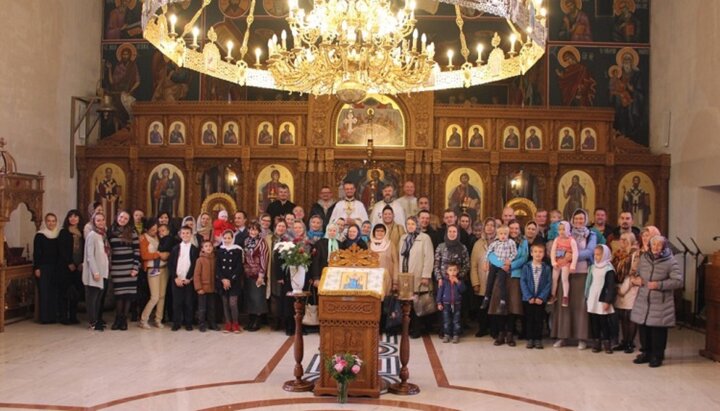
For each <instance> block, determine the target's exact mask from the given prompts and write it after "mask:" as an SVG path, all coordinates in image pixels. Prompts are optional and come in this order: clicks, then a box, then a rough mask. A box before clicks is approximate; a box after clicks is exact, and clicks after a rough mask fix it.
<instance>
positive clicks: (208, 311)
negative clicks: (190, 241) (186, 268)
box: [193, 240, 220, 333]
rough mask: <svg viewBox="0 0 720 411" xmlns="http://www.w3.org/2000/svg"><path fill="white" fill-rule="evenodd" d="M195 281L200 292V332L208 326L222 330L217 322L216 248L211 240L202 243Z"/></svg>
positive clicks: (196, 288)
mask: <svg viewBox="0 0 720 411" xmlns="http://www.w3.org/2000/svg"><path fill="white" fill-rule="evenodd" d="M193 283H194V284H195V291H196V292H197V293H198V320H199V321H200V332H203V333H204V332H205V331H207V329H208V326H210V329H211V330H215V331H220V328H219V327H218V326H217V324H216V323H215V248H214V247H213V242H212V241H210V240H205V241H203V243H202V249H201V251H200V257H198V259H197V262H196V263H195V274H194V275H193Z"/></svg>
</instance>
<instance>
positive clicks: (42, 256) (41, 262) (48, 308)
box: [33, 213, 62, 324]
mask: <svg viewBox="0 0 720 411" xmlns="http://www.w3.org/2000/svg"><path fill="white" fill-rule="evenodd" d="M59 235H60V229H59V227H58V226H57V216H56V215H55V214H53V213H47V214H46V215H45V227H44V228H43V229H42V230H40V231H38V232H37V234H35V239H34V240H33V274H35V278H36V279H37V284H38V295H39V300H38V305H39V306H40V310H39V311H40V323H41V324H53V323H55V322H57V321H58V295H59V290H60V285H61V283H62V282H61V281H60V278H61V277H60V273H59V272H58V271H59V270H58V268H59V266H60V247H59V246H58V243H59V241H58V236H59Z"/></svg>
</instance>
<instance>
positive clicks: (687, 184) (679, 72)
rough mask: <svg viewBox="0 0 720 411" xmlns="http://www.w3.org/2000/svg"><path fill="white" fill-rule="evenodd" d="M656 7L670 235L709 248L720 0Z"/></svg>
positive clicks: (654, 118) (655, 73) (658, 143)
mask: <svg viewBox="0 0 720 411" xmlns="http://www.w3.org/2000/svg"><path fill="white" fill-rule="evenodd" d="M651 9H652V10H651V13H652V14H651V32H650V33H651V36H652V39H651V47H652V53H651V64H650V65H651V67H650V71H651V77H650V80H651V83H650V90H651V96H650V145H651V148H652V150H653V151H654V152H656V153H670V154H671V155H672V168H671V170H670V173H671V176H670V227H669V229H670V232H669V233H668V234H669V237H670V239H671V240H672V241H673V242H674V243H676V244H677V240H676V239H675V237H676V236H679V237H680V238H682V239H683V240H684V241H687V240H688V239H689V238H690V237H693V238H695V240H696V241H697V242H698V244H699V245H700V248H701V250H702V251H704V252H706V253H710V252H711V251H713V250H716V249H718V248H720V243H713V242H712V237H713V236H716V235H720V213H719V211H720V75H719V74H718V67H720V48H719V47H718V44H720V26H719V25H718V23H720V1H706V0H683V1H674V0H672V1H668V0H659V1H658V0H655V1H654V2H653V4H652V7H651ZM678 245H679V244H678ZM694 271H695V270H694V267H692V266H691V265H689V266H688V278H687V285H688V287H689V289H688V290H687V291H686V297H690V296H691V295H692V292H693V291H694V288H693V285H694V281H695V278H694Z"/></svg>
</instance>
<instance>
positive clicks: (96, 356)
mask: <svg viewBox="0 0 720 411" xmlns="http://www.w3.org/2000/svg"><path fill="white" fill-rule="evenodd" d="M318 344H319V338H318V336H317V335H316V334H311V335H308V336H306V337H305V345H304V346H305V363H304V365H305V366H307V362H308V359H310V358H312V356H313V355H314V354H315V353H317V349H318ZM703 346H704V335H703V334H701V333H698V332H696V331H692V330H688V329H682V330H678V329H675V330H672V331H671V333H670V342H669V349H668V352H667V360H666V362H665V365H663V366H662V367H661V368H658V369H650V368H649V367H647V366H646V365H635V364H633V363H632V361H631V360H632V358H634V356H633V355H628V354H623V353H615V354H612V355H608V354H604V353H599V354H593V353H591V352H590V351H589V350H585V351H579V350H578V349H577V348H575V347H563V348H552V346H551V344H550V343H549V342H546V348H545V350H528V349H526V348H525V347H524V344H523V342H521V343H520V344H518V346H517V347H514V348H511V347H507V346H501V347H494V346H493V345H492V342H491V340H490V339H489V338H488V337H485V338H479V339H478V338H474V337H466V338H464V339H462V340H461V341H460V344H443V343H442V342H441V341H440V340H439V339H438V338H437V337H433V338H430V337H425V338H423V339H417V340H411V342H410V350H411V360H410V364H409V367H410V381H411V382H413V383H415V384H417V385H418V386H420V388H421V392H420V394H418V395H414V396H398V395H393V394H384V395H382V396H381V397H380V398H379V399H377V400H369V399H365V400H363V399H354V398H351V400H350V403H348V404H345V405H339V404H336V403H335V400H334V398H329V397H314V396H313V395H312V393H288V392H285V391H283V389H282V384H283V382H284V381H286V380H289V379H292V371H293V365H294V357H293V350H292V340H291V339H289V338H287V337H285V336H284V334H282V333H278V332H272V331H269V330H267V329H265V330H261V331H259V332H256V333H250V332H244V333H242V334H240V335H232V334H222V333H219V332H207V333H200V332H198V331H197V330H196V331H193V332H187V331H184V330H181V331H178V332H171V331H170V330H169V329H164V330H157V329H152V330H142V329H139V328H137V327H134V326H131V329H130V330H129V331H126V332H121V331H105V332H103V333H97V332H90V331H87V330H85V329H83V328H81V327H80V326H61V325H38V324H34V323H32V322H29V321H24V322H20V323H16V324H12V325H10V326H8V327H7V328H6V330H5V333H3V334H0V409H56V410H101V409H102V410H106V409H107V410H196V409H203V410H231V409H262V410H283V411H287V410H288V409H291V410H338V409H342V410H402V409H413V410H476V409H489V410H541V409H552V410H566V409H571V410H600V409H608V408H611V409H616V410H643V409H648V410H654V411H658V410H711V409H720V389H719V388H720V364H718V363H714V362H711V361H709V360H706V359H705V358H702V357H700V356H698V354H697V352H698V350H699V349H700V348H702V347H703Z"/></svg>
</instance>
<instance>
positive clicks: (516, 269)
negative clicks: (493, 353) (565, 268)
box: [488, 220, 530, 347]
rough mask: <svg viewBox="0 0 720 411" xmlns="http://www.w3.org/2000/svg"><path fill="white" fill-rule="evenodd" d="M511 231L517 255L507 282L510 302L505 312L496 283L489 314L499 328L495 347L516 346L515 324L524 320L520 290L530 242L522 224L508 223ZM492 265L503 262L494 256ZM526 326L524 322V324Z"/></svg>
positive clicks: (511, 265) (511, 221)
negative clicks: (523, 233)
mask: <svg viewBox="0 0 720 411" xmlns="http://www.w3.org/2000/svg"><path fill="white" fill-rule="evenodd" d="M508 228H509V231H510V240H511V241H514V242H515V246H516V248H517V255H516V256H515V258H514V259H513V260H512V262H511V263H510V278H509V279H508V282H507V294H508V301H507V304H506V307H507V309H506V310H503V308H502V305H501V304H500V289H499V286H500V284H499V281H495V285H494V288H493V292H492V293H491V295H492V297H491V300H490V306H489V307H488V314H489V315H492V316H494V319H495V321H494V325H495V326H496V327H497V335H496V338H495V343H494V344H495V345H501V344H504V343H507V345H509V346H511V347H514V346H515V335H514V334H515V323H516V322H517V320H521V321H522V319H523V313H524V312H523V306H522V291H521V289H520V277H521V276H522V266H523V265H524V264H525V263H526V262H527V260H528V256H529V255H530V251H529V247H528V242H527V240H526V239H525V238H524V237H523V235H522V233H521V232H520V222H519V221H517V220H510V222H508ZM489 259H490V263H491V264H493V265H495V266H498V265H502V261H500V259H499V258H498V257H497V256H496V255H495V254H494V253H491V254H490V256H489ZM522 324H524V322H522Z"/></svg>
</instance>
